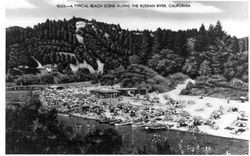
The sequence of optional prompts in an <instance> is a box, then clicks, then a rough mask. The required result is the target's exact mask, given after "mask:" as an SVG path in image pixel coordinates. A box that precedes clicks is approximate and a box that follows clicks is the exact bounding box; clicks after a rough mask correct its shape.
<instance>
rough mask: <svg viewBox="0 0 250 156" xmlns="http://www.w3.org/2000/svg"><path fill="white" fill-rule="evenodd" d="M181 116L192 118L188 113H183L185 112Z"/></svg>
mask: <svg viewBox="0 0 250 156" xmlns="http://www.w3.org/2000/svg"><path fill="white" fill-rule="evenodd" d="M181 116H183V117H187V116H190V113H188V112H187V111H183V112H182V113H181Z"/></svg>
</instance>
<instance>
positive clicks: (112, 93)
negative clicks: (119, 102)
mask: <svg viewBox="0 0 250 156" xmlns="http://www.w3.org/2000/svg"><path fill="white" fill-rule="evenodd" d="M90 93H91V94H94V95H96V96H97V97H102V98H114V97H118V96H119V93H120V92H119V91H118V90H116V89H111V88H98V89H94V90H91V91H90Z"/></svg>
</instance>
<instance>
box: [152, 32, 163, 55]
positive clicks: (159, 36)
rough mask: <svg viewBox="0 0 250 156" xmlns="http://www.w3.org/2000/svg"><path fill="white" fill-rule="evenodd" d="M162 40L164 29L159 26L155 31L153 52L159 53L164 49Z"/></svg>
mask: <svg viewBox="0 0 250 156" xmlns="http://www.w3.org/2000/svg"><path fill="white" fill-rule="evenodd" d="M161 40H162V30H161V28H158V29H157V30H156V31H155V33H154V39H153V47H152V52H153V54H157V53H159V52H160V51H161V50H162V44H161Z"/></svg>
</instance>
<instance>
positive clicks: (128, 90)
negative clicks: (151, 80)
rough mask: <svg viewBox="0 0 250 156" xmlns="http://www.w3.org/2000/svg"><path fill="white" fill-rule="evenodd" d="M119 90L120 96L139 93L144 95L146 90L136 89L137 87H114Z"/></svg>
mask: <svg viewBox="0 0 250 156" xmlns="http://www.w3.org/2000/svg"><path fill="white" fill-rule="evenodd" d="M116 89H117V90H118V91H120V95H122V96H135V95H137V94H139V95H146V93H147V91H146V90H145V89H138V88H116Z"/></svg>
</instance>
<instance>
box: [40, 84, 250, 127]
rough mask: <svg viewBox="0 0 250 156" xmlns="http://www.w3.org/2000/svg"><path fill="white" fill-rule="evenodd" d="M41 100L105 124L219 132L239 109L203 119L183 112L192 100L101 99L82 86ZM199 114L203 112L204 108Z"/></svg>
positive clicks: (43, 94)
mask: <svg viewBox="0 0 250 156" xmlns="http://www.w3.org/2000/svg"><path fill="white" fill-rule="evenodd" d="M40 100H41V102H42V105H43V107H44V108H46V109H54V108H55V109H57V111H58V112H59V113H62V114H74V113H78V114H80V115H82V116H83V117H95V118H96V119H98V120H100V121H102V122H110V123H115V124H126V123H131V124H133V125H135V126H136V125H138V126H143V125H162V124H165V125H167V123H169V122H171V123H175V124H176V127H185V128H187V129H189V130H198V127H197V126H200V125H209V126H210V127H211V128H213V129H218V128H219V127H218V126H217V125H215V120H218V119H220V117H221V115H223V114H224V113H225V112H229V111H232V112H235V111H239V110H237V108H230V109H228V110H226V109H225V108H223V107H220V108H219V110H215V111H213V112H212V114H211V115H210V118H209V119H204V118H202V117H201V116H192V115H191V114H190V113H189V112H187V111H186V110H185V109H184V108H185V107H187V106H188V105H194V104H195V101H193V100H188V101H185V100H175V99H172V98H170V97H167V96H166V97H165V101H166V103H161V102H160V99H159V97H158V96H157V93H155V94H151V95H136V96H133V97H125V96H119V97H116V98H100V97H96V96H95V95H92V94H90V93H89V92H87V91H86V89H85V88H81V87H70V88H66V89H62V90H53V89H45V90H43V91H41V94H40ZM205 106H206V107H213V105H212V104H210V103H206V105H205ZM196 111H204V108H200V109H199V110H198V109H197V110H196ZM241 114H244V115H242V116H241V117H240V119H237V120H241V119H245V118H246V116H247V115H246V114H245V113H241ZM246 120H247V119H246ZM159 123H160V124H159ZM241 126H242V125H241ZM244 126H245V124H244Z"/></svg>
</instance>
